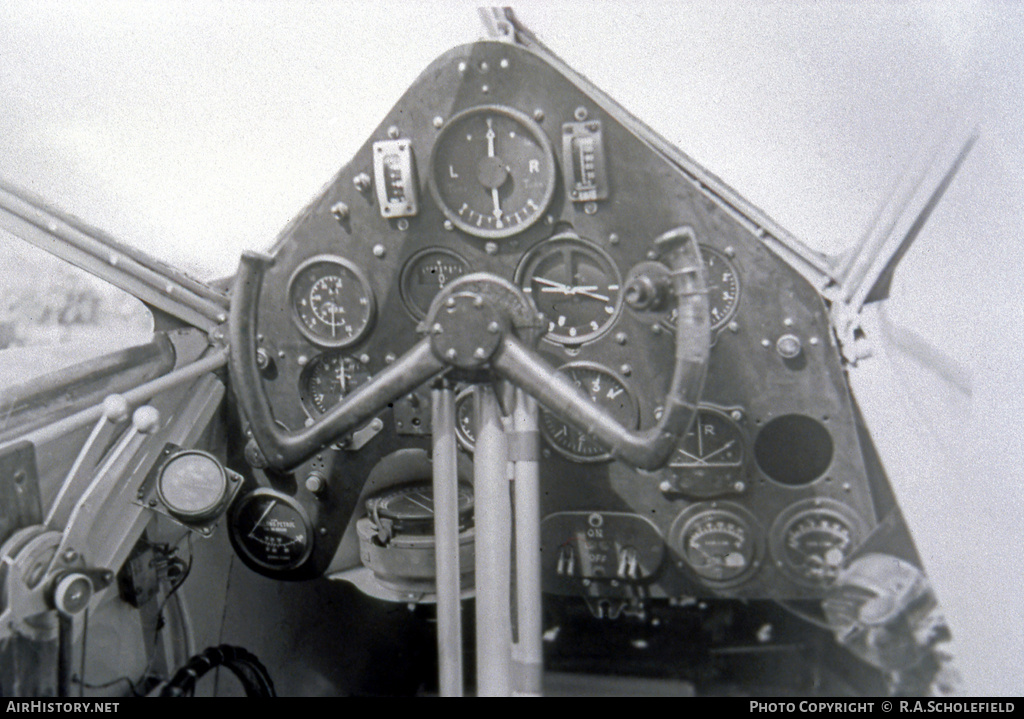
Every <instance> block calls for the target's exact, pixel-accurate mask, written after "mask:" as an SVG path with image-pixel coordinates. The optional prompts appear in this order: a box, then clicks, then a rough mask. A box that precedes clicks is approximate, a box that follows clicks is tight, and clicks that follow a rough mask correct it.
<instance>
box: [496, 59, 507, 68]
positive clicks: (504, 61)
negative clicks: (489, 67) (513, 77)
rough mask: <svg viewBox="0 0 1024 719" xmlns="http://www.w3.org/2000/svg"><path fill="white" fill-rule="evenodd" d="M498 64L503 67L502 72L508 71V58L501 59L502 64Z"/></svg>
mask: <svg viewBox="0 0 1024 719" xmlns="http://www.w3.org/2000/svg"><path fill="white" fill-rule="evenodd" d="M498 64H499V65H501V69H502V70H506V69H508V58H507V57H503V58H501V62H500V63H498Z"/></svg>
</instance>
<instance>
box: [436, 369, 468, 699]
mask: <svg viewBox="0 0 1024 719" xmlns="http://www.w3.org/2000/svg"><path fill="white" fill-rule="evenodd" d="M430 401H431V408H432V409H431V412H432V417H431V420H432V427H433V436H434V537H435V542H436V543H435V562H436V570H437V665H438V688H439V690H440V693H441V696H443V697H461V696H462V617H461V608H462V607H461V603H460V595H461V591H460V589H461V588H460V586H459V506H458V505H459V498H458V492H459V476H458V470H457V466H456V437H455V395H454V392H453V391H452V389H451V387H449V386H448V385H447V384H444V385H440V386H435V387H434V389H433V390H431V394H430Z"/></svg>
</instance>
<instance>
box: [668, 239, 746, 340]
mask: <svg viewBox="0 0 1024 719" xmlns="http://www.w3.org/2000/svg"><path fill="white" fill-rule="evenodd" d="M700 256H701V260H702V261H703V263H704V281H705V282H707V290H708V317H709V318H710V320H711V331H712V332H713V331H715V330H717V329H720V328H721V327H723V326H724V325H725V323H726V322H728V321H729V320H731V319H732V318H733V315H735V314H736V307H737V306H738V305H739V302H740V280H739V275H738V274H737V273H736V268H735V267H733V264H732V263H731V262H729V260H727V259H726V257H725V255H723V254H722V253H720V252H719V251H718V250H714V249H712V248H710V247H708V246H707V245H701V246H700ZM677 312H678V309H675V308H673V309H672V312H671V314H669V316H668V318H667V319H666V320H665V322H666V324H668V325H669V326H670V327H671V328H672V329H675V327H676V313H677Z"/></svg>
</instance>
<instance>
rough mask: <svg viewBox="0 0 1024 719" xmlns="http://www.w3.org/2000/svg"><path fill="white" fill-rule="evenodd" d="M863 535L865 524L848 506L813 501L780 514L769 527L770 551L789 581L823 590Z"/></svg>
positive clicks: (794, 506)
mask: <svg viewBox="0 0 1024 719" xmlns="http://www.w3.org/2000/svg"><path fill="white" fill-rule="evenodd" d="M865 534H866V527H865V526H864V522H863V521H862V520H861V519H860V517H858V516H857V515H856V514H855V513H854V512H853V510H851V509H850V508H849V507H847V506H846V505H844V504H841V503H839V502H836V501H834V500H829V499H813V500H807V501H805V502H800V503H798V504H796V505H793V506H791V507H789V508H788V509H787V510H786V511H784V512H783V513H782V514H780V515H779V518H778V519H777V520H776V521H775V525H774V526H773V527H772V535H771V549H772V554H773V555H774V557H775V561H776V562H777V563H778V565H779V566H780V567H781V568H782V569H783V571H785V573H786V574H787V575H789V577H790V578H791V579H794V580H795V581H797V582H799V583H800V584H803V585H805V586H808V587H813V588H816V589H823V588H825V587H828V586H829V585H831V584H832V582H834V581H835V578H836V577H837V576H838V574H839V571H840V570H841V569H842V568H843V567H844V566H845V565H846V562H847V560H849V558H850V555H851V553H852V552H853V551H854V550H855V549H856V548H857V546H858V545H859V544H860V542H861V540H862V539H863V538H864V536H865Z"/></svg>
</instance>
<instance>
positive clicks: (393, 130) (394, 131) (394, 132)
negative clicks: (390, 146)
mask: <svg viewBox="0 0 1024 719" xmlns="http://www.w3.org/2000/svg"><path fill="white" fill-rule="evenodd" d="M398 135H399V132H398V127H397V126H395V125H392V126H391V127H389V128H388V137H390V138H391V139H392V140H396V139H398Z"/></svg>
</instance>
